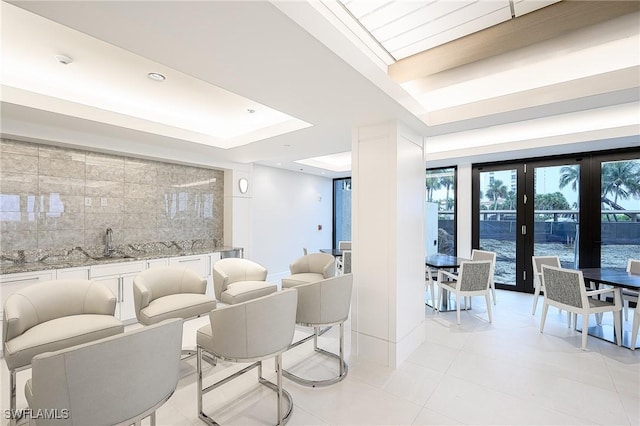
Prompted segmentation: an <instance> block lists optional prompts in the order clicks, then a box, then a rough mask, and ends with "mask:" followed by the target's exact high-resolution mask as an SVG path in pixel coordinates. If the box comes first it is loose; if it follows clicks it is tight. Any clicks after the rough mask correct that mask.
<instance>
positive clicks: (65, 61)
mask: <svg viewBox="0 0 640 426" xmlns="http://www.w3.org/2000/svg"><path fill="white" fill-rule="evenodd" d="M55 58H56V61H58V62H60V63H61V64H62V65H69V64H70V63H71V62H73V58H70V57H68V56H67V55H56V56H55Z"/></svg>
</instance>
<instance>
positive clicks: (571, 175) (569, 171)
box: [559, 164, 580, 192]
mask: <svg viewBox="0 0 640 426" xmlns="http://www.w3.org/2000/svg"><path fill="white" fill-rule="evenodd" d="M579 182H580V166H578V165H576V164H574V165H571V166H564V167H562V168H561V169H560V183H559V186H560V189H562V188H564V187H565V186H567V185H569V184H571V189H573V191H574V192H576V191H577V190H578V184H579Z"/></svg>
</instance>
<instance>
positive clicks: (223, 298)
mask: <svg viewBox="0 0 640 426" xmlns="http://www.w3.org/2000/svg"><path fill="white" fill-rule="evenodd" d="M267 273H268V271H267V270H266V269H265V268H264V267H263V266H262V265H260V264H258V263H256V262H253V261H251V260H248V259H242V258H227V259H221V260H218V261H217V262H216V263H214V265H213V289H214V292H215V295H216V299H218V300H219V301H220V302H222V303H226V304H227V305H234V304H236V303H242V302H246V301H247V300H251V299H255V298H258V297H262V296H266V295H268V294H271V293H275V292H276V291H277V290H278V286H277V285H276V284H275V283H270V282H267V281H266V279H267Z"/></svg>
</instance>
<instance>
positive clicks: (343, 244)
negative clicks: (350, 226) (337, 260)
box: [338, 241, 351, 250]
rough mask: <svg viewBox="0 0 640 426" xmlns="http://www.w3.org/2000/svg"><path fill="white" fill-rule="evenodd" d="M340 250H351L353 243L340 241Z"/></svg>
mask: <svg viewBox="0 0 640 426" xmlns="http://www.w3.org/2000/svg"><path fill="white" fill-rule="evenodd" d="M338 249H340V250H351V241H338Z"/></svg>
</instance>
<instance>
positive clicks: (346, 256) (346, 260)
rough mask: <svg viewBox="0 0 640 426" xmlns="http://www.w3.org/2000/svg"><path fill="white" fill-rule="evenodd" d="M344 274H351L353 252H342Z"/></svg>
mask: <svg viewBox="0 0 640 426" xmlns="http://www.w3.org/2000/svg"><path fill="white" fill-rule="evenodd" d="M342 273H343V274H350V273H351V250H345V251H343V252H342Z"/></svg>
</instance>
